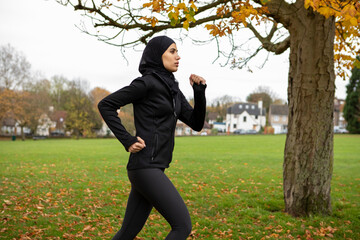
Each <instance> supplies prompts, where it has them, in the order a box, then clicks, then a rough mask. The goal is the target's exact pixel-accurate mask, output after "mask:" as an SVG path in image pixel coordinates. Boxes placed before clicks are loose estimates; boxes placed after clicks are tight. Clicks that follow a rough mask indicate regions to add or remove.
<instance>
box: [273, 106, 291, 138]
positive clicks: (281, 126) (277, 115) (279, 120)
mask: <svg viewBox="0 0 360 240" xmlns="http://www.w3.org/2000/svg"><path fill="white" fill-rule="evenodd" d="M288 113H289V107H288V106H287V105H276V104H271V105H270V108H269V124H270V125H271V126H272V127H273V128H274V133H275V134H279V133H286V132H287V126H288Z"/></svg>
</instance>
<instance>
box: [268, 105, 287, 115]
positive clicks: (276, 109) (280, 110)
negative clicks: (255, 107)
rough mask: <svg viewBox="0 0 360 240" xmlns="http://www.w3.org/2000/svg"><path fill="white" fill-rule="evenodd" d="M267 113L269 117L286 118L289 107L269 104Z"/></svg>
mask: <svg viewBox="0 0 360 240" xmlns="http://www.w3.org/2000/svg"><path fill="white" fill-rule="evenodd" d="M269 112H270V114H271V115H283V116H287V115H288V114H289V107H288V105H277V104H271V105H270V110H269Z"/></svg>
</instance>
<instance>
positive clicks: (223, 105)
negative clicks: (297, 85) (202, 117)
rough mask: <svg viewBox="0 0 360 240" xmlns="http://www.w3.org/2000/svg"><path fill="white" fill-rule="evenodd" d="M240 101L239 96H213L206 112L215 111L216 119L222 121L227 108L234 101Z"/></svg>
mask: <svg viewBox="0 0 360 240" xmlns="http://www.w3.org/2000/svg"><path fill="white" fill-rule="evenodd" d="M238 101H240V99H239V98H237V97H233V96H229V95H224V96H221V97H218V98H215V99H214V100H213V101H212V104H211V106H210V107H208V109H207V110H208V112H213V113H217V114H218V118H217V119H216V121H218V122H222V121H223V120H224V119H226V112H227V109H228V108H229V107H230V106H231V105H233V104H234V103H236V102H238Z"/></svg>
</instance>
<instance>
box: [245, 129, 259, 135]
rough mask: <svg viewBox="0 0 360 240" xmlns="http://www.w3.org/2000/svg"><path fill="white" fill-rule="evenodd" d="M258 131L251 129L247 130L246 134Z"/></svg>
mask: <svg viewBox="0 0 360 240" xmlns="http://www.w3.org/2000/svg"><path fill="white" fill-rule="evenodd" d="M257 133H258V132H257V131H256V130H254V129H249V130H246V131H245V134H257Z"/></svg>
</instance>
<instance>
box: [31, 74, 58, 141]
mask: <svg viewBox="0 0 360 240" xmlns="http://www.w3.org/2000/svg"><path fill="white" fill-rule="evenodd" d="M26 91H27V92H28V93H29V94H30V97H28V109H26V112H27V115H28V118H29V121H28V123H27V124H28V125H27V127H29V128H30V130H31V132H32V133H33V134H35V133H36V131H37V128H38V126H39V124H43V123H44V122H41V121H43V120H44V119H41V118H40V117H41V116H42V115H43V114H46V116H48V117H50V111H49V108H50V106H51V105H52V101H51V95H50V94H51V82H50V81H49V80H47V79H42V80H39V81H32V82H31V83H29V84H27V86H26Z"/></svg>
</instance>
